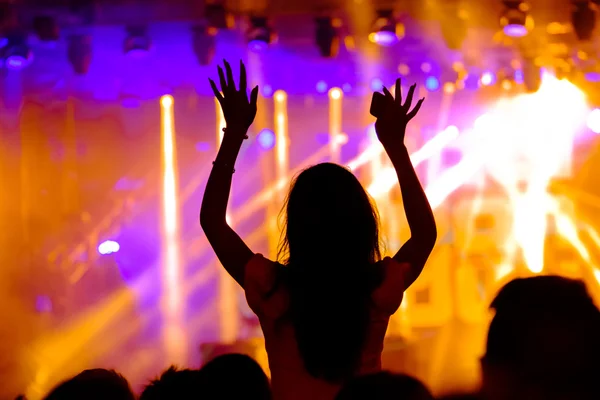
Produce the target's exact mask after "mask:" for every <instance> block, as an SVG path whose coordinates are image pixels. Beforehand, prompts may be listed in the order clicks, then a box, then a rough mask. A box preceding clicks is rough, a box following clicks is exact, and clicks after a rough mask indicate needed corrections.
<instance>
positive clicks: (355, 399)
mask: <svg viewBox="0 0 600 400" xmlns="http://www.w3.org/2000/svg"><path fill="white" fill-rule="evenodd" d="M396 399H403V400H433V396H432V395H431V393H430V392H429V390H428V389H427V388H426V387H425V385H423V384H422V383H421V381H419V380H418V379H415V378H413V377H411V376H408V375H402V374H392V373H389V372H380V373H377V374H373V375H367V376H361V377H359V378H355V379H353V380H352V381H350V382H348V383H347V384H346V385H345V386H344V387H343V388H342V390H341V391H340V392H339V393H338V395H337V397H336V400H396Z"/></svg>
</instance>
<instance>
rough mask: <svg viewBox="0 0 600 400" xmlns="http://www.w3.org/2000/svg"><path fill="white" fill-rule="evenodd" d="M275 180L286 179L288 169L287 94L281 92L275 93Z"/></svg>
mask: <svg viewBox="0 0 600 400" xmlns="http://www.w3.org/2000/svg"><path fill="white" fill-rule="evenodd" d="M274 99H275V102H274V109H275V111H274V116H275V137H276V139H275V179H277V180H283V179H285V178H286V177H287V173H288V169H289V158H288V149H289V138H288V115H287V94H286V93H285V92H284V91H283V90H278V91H276V92H275V96H274Z"/></svg>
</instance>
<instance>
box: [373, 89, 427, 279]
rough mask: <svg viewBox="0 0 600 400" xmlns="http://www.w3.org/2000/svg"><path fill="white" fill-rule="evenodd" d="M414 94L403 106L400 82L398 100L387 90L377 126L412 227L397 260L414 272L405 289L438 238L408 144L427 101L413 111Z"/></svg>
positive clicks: (416, 275)
mask: <svg viewBox="0 0 600 400" xmlns="http://www.w3.org/2000/svg"><path fill="white" fill-rule="evenodd" d="M414 92H415V85H413V86H411V88H410V90H409V92H408V95H407V96H406V101H405V103H404V104H402V94H401V87H400V79H398V80H397V81H396V98H395V99H394V97H393V96H392V94H391V93H390V92H389V91H388V90H387V89H385V88H384V94H385V102H383V103H384V106H383V107H382V110H381V114H380V115H379V118H378V119H377V122H376V123H375V129H376V131H377V137H378V138H379V141H380V142H381V144H382V145H383V147H384V149H385V151H386V153H387V155H388V156H389V157H390V160H391V161H392V164H393V166H394V169H395V170H396V174H397V175H398V181H399V182H400V190H401V192H402V200H403V202H404V212H405V213H406V219H407V221H408V226H409V228H410V234H411V236H410V239H409V240H408V241H407V242H406V243H405V244H404V245H403V246H402V247H401V248H400V250H399V251H398V253H396V255H395V256H394V259H395V260H396V261H398V262H401V263H409V264H410V273H409V277H408V280H407V282H406V285H405V289H406V288H408V287H409V286H410V285H412V284H413V282H414V281H415V280H416V279H417V278H418V277H419V275H420V274H421V271H422V270H423V267H424V266H425V262H426V261H427V259H428V258H429V255H430V254H431V251H432V250H433V246H434V245H435V241H436V239H437V228H436V224H435V219H434V217H433V212H432V210H431V206H430V205H429V201H428V200H427V196H426V195H425V192H424V191H423V188H422V187H421V183H420V182H419V178H418V177H417V174H416V173H415V169H414V167H413V165H412V162H411V161H410V155H409V153H408V150H407V149H406V146H405V145H404V136H405V134H406V126H407V125H408V123H409V122H410V120H411V119H413V118H414V117H415V115H417V113H418V112H419V109H420V108H421V105H422V104H423V100H424V99H421V100H419V102H418V103H417V105H416V106H415V108H414V109H413V110H412V111H410V108H411V105H412V100H413V95H414Z"/></svg>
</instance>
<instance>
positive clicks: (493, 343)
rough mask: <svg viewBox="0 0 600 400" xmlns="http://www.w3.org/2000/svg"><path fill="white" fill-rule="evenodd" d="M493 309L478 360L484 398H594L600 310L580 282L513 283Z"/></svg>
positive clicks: (599, 349)
mask: <svg viewBox="0 0 600 400" xmlns="http://www.w3.org/2000/svg"><path fill="white" fill-rule="evenodd" d="M491 308H492V309H493V310H494V311H495V315H494V318H493V319H492V322H491V323H490V327H489V331H488V338H487V348H486V354H485V356H484V357H483V359H482V372H483V396H484V397H485V398H486V399H508V398H510V399H521V398H523V399H524V398H528V399H529V398H531V399H535V398H545V399H563V398H568V399H579V398H598V397H599V396H598V393H594V395H593V396H592V397H590V395H591V394H590V393H593V392H594V391H596V390H598V389H597V388H596V386H597V385H595V383H594V382H595V379H596V378H595V377H596V376H598V374H599V373H600V369H599V364H598V360H599V359H600V346H599V343H598V338H599V337H600V312H599V311H598V309H597V307H596V306H595V305H594V302H593V301H592V299H591V298H590V296H589V294H588V292H587V289H586V287H585V285H584V284H583V282H581V281H577V280H572V279H567V278H562V277H559V276H537V277H532V278H525V279H516V280H513V281H511V282H509V283H508V284H507V285H505V286H504V287H503V288H502V289H501V290H500V292H499V293H498V295H497V296H496V298H495V299H494V301H493V302H492V305H491Z"/></svg>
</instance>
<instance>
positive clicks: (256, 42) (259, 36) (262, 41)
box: [247, 17, 275, 51]
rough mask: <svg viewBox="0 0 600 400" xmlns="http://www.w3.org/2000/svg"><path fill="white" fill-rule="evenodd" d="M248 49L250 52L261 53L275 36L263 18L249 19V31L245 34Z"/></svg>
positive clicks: (266, 20)
mask: <svg viewBox="0 0 600 400" xmlns="http://www.w3.org/2000/svg"><path fill="white" fill-rule="evenodd" d="M247 36H248V47H249V48H250V50H252V51H263V50H265V49H267V48H268V47H269V45H270V44H271V42H273V40H274V39H275V34H274V32H273V30H272V29H271V27H270V26H269V21H268V19H267V18H265V17H252V18H250V29H249V30H248V33H247Z"/></svg>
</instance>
